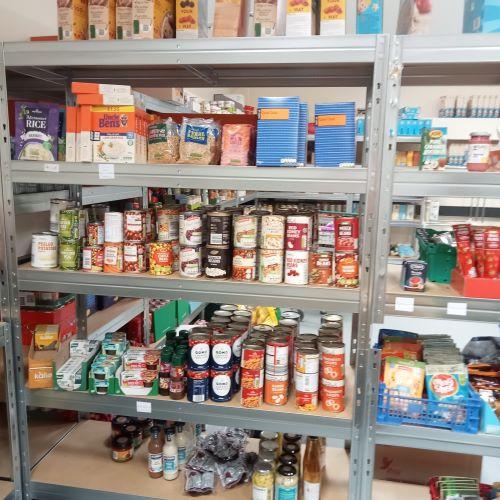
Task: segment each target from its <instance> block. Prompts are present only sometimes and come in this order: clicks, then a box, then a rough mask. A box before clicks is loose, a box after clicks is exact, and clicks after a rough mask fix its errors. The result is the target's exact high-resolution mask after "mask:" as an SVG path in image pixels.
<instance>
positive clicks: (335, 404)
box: [320, 379, 345, 413]
mask: <svg viewBox="0 0 500 500" xmlns="http://www.w3.org/2000/svg"><path fill="white" fill-rule="evenodd" d="M344 384H345V382H344V380H336V381H331V380H325V379H322V380H321V387H320V396H321V407H322V408H323V410H326V411H331V412H333V413H341V412H343V411H344V410H345V385H344Z"/></svg>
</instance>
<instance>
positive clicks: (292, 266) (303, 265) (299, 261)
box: [285, 250, 309, 285]
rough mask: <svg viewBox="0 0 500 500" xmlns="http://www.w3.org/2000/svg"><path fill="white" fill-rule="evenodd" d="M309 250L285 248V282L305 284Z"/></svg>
mask: <svg viewBox="0 0 500 500" xmlns="http://www.w3.org/2000/svg"><path fill="white" fill-rule="evenodd" d="M308 271H309V252H306V251H297V250H287V251H286V253H285V283H287V284H290V285H307V281H308Z"/></svg>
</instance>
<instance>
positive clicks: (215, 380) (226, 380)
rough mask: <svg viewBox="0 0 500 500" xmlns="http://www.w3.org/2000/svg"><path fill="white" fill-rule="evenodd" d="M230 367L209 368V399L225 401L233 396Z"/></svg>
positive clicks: (217, 401)
mask: <svg viewBox="0 0 500 500" xmlns="http://www.w3.org/2000/svg"><path fill="white" fill-rule="evenodd" d="M232 375H233V373H232V369H230V370H210V377H211V381H210V399H211V400H212V401H214V402H215V403H226V402H227V401H231V398H232V397H233V385H232Z"/></svg>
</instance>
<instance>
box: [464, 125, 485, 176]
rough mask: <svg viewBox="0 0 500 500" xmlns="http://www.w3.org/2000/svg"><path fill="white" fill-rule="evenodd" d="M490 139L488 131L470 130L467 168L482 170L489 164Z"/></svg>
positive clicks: (476, 170)
mask: <svg viewBox="0 0 500 500" xmlns="http://www.w3.org/2000/svg"><path fill="white" fill-rule="evenodd" d="M490 149H491V140H490V134H489V133H488V132H471V134H470V139H469V151H468V155H467V170H470V171H475V172H484V171H486V170H488V168H489V166H490Z"/></svg>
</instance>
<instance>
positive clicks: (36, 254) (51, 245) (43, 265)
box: [31, 232, 59, 269]
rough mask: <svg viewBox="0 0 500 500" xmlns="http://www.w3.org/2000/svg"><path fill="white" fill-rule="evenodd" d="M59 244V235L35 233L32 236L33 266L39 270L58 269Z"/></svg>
mask: <svg viewBox="0 0 500 500" xmlns="http://www.w3.org/2000/svg"><path fill="white" fill-rule="evenodd" d="M58 244H59V242H58V237H57V234H54V233H51V232H43V233H34V234H33V235H32V236H31V265H32V266H33V267H36V268H38V269H51V268H54V267H57V253H58Z"/></svg>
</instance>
